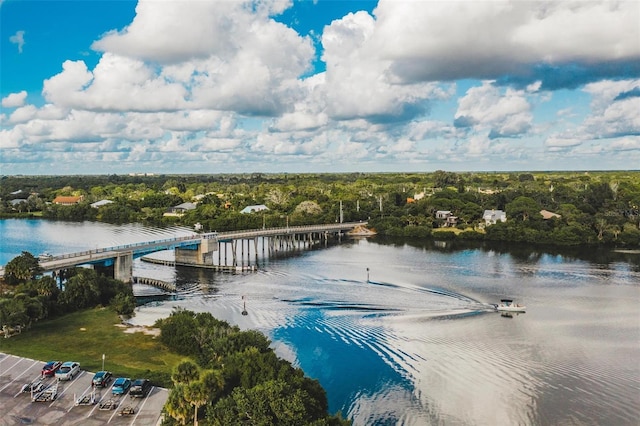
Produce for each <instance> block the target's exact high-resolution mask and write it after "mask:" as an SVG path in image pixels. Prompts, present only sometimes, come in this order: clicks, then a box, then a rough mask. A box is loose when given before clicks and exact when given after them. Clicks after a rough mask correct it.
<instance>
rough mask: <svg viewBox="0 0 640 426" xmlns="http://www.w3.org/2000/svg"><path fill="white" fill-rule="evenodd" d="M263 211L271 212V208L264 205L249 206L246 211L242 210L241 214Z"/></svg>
mask: <svg viewBox="0 0 640 426" xmlns="http://www.w3.org/2000/svg"><path fill="white" fill-rule="evenodd" d="M262 210H269V207H267V206H265V205H264V204H256V205H254V206H247V207H245V208H244V209H242V210H240V213H253V212H261V211H262Z"/></svg>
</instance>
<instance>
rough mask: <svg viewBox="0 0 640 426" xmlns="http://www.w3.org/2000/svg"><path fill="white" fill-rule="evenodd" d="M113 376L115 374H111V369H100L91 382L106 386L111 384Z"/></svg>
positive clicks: (102, 386)
mask: <svg viewBox="0 0 640 426" xmlns="http://www.w3.org/2000/svg"><path fill="white" fill-rule="evenodd" d="M112 378H113V375H112V374H111V371H98V372H97V373H96V374H94V375H93V379H92V380H91V384H92V385H93V386H98V387H101V388H104V387H106V386H107V385H108V384H109V382H111V379H112Z"/></svg>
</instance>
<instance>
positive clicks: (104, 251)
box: [40, 222, 367, 271]
mask: <svg viewBox="0 0 640 426" xmlns="http://www.w3.org/2000/svg"><path fill="white" fill-rule="evenodd" d="M366 225H367V222H349V223H334V224H323V225H303V226H287V227H281V228H266V229H249V230H244V231H228V232H209V233H204V234H195V233H194V234H193V235H188V236H184V237H176V238H167V239H163V240H155V241H147V242H141V243H133V244H125V245H121V246H115V247H106V248H98V249H95V250H87V251H81V252H76V253H67V254H62V255H58V256H52V257H50V258H49V259H46V260H41V261H40V266H41V267H42V268H43V269H44V270H45V271H55V270H60V269H65V268H70V267H73V266H78V265H86V264H96V263H103V262H105V261H107V260H109V259H114V258H116V257H118V256H121V255H124V254H131V255H132V256H133V257H134V258H137V257H141V256H143V255H145V254H149V253H153V252H156V251H162V250H172V249H175V248H178V247H189V246H197V245H199V244H200V241H201V240H203V239H217V240H218V241H231V240H240V239H253V238H259V237H276V236H286V235H302V234H310V233H325V232H326V233H332V232H342V231H348V230H351V229H354V228H355V227H358V226H366Z"/></svg>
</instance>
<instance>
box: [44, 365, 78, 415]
mask: <svg viewBox="0 0 640 426" xmlns="http://www.w3.org/2000/svg"><path fill="white" fill-rule="evenodd" d="M84 373H85V371H84V370H82V371H81V372H80V374H78V375H77V376H76V377H74V378H73V380H77V379H79V378H80V377H82V375H83V374H84ZM67 383H68V384H71V380H67ZM70 387H71V386H65V387H64V390H63V391H62V392H60V393H59V394H58V396H56V399H54V400H53V402H52V403H51V404H49V407H51V406H52V405H53V404H55V403H56V401H57V400H58V399H60V398H61V397H62V395H64V393H65V392H66V391H67V389H69V388H70Z"/></svg>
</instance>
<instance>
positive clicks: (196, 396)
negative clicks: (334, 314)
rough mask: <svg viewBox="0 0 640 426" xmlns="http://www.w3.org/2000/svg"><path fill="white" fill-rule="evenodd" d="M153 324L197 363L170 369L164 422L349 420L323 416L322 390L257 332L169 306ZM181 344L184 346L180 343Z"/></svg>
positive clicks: (170, 343) (313, 422)
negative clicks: (170, 385)
mask: <svg viewBox="0 0 640 426" xmlns="http://www.w3.org/2000/svg"><path fill="white" fill-rule="evenodd" d="M158 326H159V327H160V329H161V332H162V333H161V336H162V337H161V338H162V341H163V342H164V343H165V344H167V346H169V348H171V349H172V350H176V351H178V350H179V351H181V353H187V352H188V353H190V354H191V355H195V356H196V357H197V360H198V365H196V364H195V363H193V362H191V361H184V362H182V363H181V364H179V365H178V366H176V368H175V369H174V373H173V375H172V379H173V381H174V383H175V387H174V388H173V389H172V390H171V393H170V395H169V399H168V400H167V404H166V406H165V408H166V411H167V413H168V414H169V416H170V418H168V419H166V421H165V423H167V424H173V423H177V424H186V423H188V422H190V421H192V420H193V421H197V420H198V419H202V423H204V424H213V425H236V424H237V425H243V424H247V423H249V424H259V425H265V426H268V425H296V426H299V425H335V426H344V425H348V424H350V422H349V421H347V420H343V419H341V418H340V417H339V416H330V415H328V414H327V410H328V403H327V397H326V393H325V391H324V389H323V388H322V386H320V384H319V383H318V381H317V380H312V379H310V378H308V377H305V376H304V373H303V372H302V370H300V369H299V368H294V367H293V366H292V365H291V363H289V362H287V361H285V360H283V359H280V358H278V357H277V356H276V354H275V353H274V352H273V350H272V349H270V348H269V343H270V342H269V340H268V339H267V338H266V337H265V336H264V335H262V333H259V332H257V331H241V330H240V329H238V328H237V327H235V326H230V325H229V324H228V323H226V322H224V321H219V320H217V319H215V318H213V317H212V316H211V314H208V313H198V314H196V313H194V312H191V311H187V310H175V311H174V312H173V313H172V314H171V316H170V317H168V318H166V319H163V320H160V321H159V322H158ZM175 333H179V334H181V336H180V337H179V338H178V337H177V336H174V334H175ZM185 342H189V343H188V344H189V345H190V346H191V348H190V349H188V350H185V348H184V347H183V346H182V345H184V344H186V343H185Z"/></svg>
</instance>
